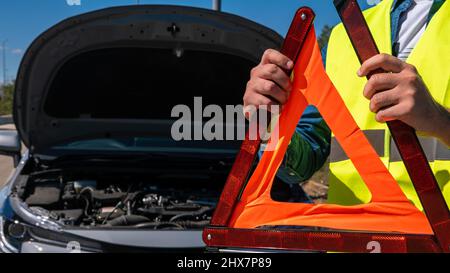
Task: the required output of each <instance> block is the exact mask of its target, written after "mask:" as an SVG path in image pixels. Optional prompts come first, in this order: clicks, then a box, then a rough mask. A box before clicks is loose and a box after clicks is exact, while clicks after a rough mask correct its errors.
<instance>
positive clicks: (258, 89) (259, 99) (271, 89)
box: [244, 49, 294, 110]
mask: <svg viewBox="0 0 450 273" xmlns="http://www.w3.org/2000/svg"><path fill="white" fill-rule="evenodd" d="M293 67H294V62H293V61H292V60H290V59H289V58H288V57H286V56H284V55H283V54H281V53H280V52H278V51H276V50H273V49H268V50H266V52H264V55H263V57H262V59H261V63H260V64H259V65H258V66H256V67H255V68H253V69H252V71H251V74H250V80H249V81H248V83H247V90H246V91H245V95H244V109H248V108H249V106H251V107H256V108H257V109H258V108H260V107H261V106H267V107H268V109H269V110H270V106H271V105H280V106H282V105H284V104H286V102H287V99H288V98H289V94H290V92H291V90H292V83H291V79H290V77H289V75H287V74H286V72H285V71H289V70H291V69H292V68H293Z"/></svg>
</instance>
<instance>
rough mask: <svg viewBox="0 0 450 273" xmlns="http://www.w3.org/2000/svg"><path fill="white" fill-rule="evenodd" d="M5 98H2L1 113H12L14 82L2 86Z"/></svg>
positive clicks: (0, 102)
mask: <svg viewBox="0 0 450 273" xmlns="http://www.w3.org/2000/svg"><path fill="white" fill-rule="evenodd" d="M1 88H2V89H3V98H2V99H0V115H11V114H12V107H13V97H14V84H7V85H3V86H2V87H1Z"/></svg>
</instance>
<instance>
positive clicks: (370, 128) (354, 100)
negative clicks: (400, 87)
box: [326, 0, 450, 209]
mask: <svg viewBox="0 0 450 273" xmlns="http://www.w3.org/2000/svg"><path fill="white" fill-rule="evenodd" d="M393 2H394V1H393V0H384V1H382V2H381V3H380V4H378V5H377V6H375V7H373V8H371V9H368V10H366V11H365V12H364V15H365V18H366V20H367V22H368V25H369V28H370V29H371V31H372V33H373V36H374V39H375V41H376V43H377V45H378V48H379V49H380V51H381V52H383V53H387V54H392V52H391V51H392V42H391V9H392V5H393ZM406 62H407V63H410V64H412V65H414V66H415V67H416V68H417V69H418V71H419V73H420V75H421V76H422V78H423V80H424V82H425V84H426V85H427V87H428V89H429V90H430V92H431V94H432V96H433V97H434V99H435V100H436V101H437V102H438V103H440V104H441V105H444V106H445V107H447V108H449V107H450V1H446V2H445V3H444V4H443V5H442V6H441V8H440V9H439V11H438V12H437V13H436V14H435V15H434V17H433V18H432V20H431V21H430V23H429V25H428V27H427V29H426V31H425V33H424V34H423V36H422V37H421V39H420V41H419V43H418V44H417V45H416V47H415V48H414V50H413V52H412V53H411V55H410V56H409V58H408V59H407V61H406ZM326 64H327V73H328V74H329V75H330V78H331V80H332V81H333V83H334V84H335V86H336V87H337V89H338V90H339V92H340V94H341V96H342V98H343V99H344V101H345V103H346V105H347V107H348V108H349V109H350V111H351V112H352V115H353V117H354V118H355V120H356V122H357V123H358V125H359V126H360V128H361V129H362V130H364V131H365V133H366V136H367V137H368V139H369V140H370V142H371V143H372V145H373V146H374V148H375V150H377V152H378V154H379V155H380V157H381V159H382V160H383V162H384V163H385V165H386V166H387V167H388V169H389V171H390V172H391V173H392V175H393V176H394V178H395V179H396V180H397V181H398V183H399V185H400V187H401V188H402V190H403V191H404V193H405V194H406V196H407V197H408V198H409V199H410V200H411V201H412V202H414V204H415V205H416V206H417V207H418V208H419V209H423V208H422V205H421V203H420V201H419V198H418V196H417V193H416V192H415V190H414V187H413V185H412V183H411V179H410V178H409V175H408V173H407V171H406V169H405V166H404V164H403V162H402V161H401V158H400V156H399V154H398V150H397V149H396V147H395V144H394V143H393V142H392V138H391V135H390V132H389V130H388V128H387V126H386V125H385V124H380V123H378V122H376V120H375V114H373V113H371V112H370V111H369V101H368V100H367V99H366V98H364V96H363V94H362V92H363V89H364V86H365V84H366V82H367V80H366V79H363V78H359V77H357V75H356V71H357V70H358V68H359V67H360V66H361V65H360V63H359V61H358V58H357V56H356V54H355V52H354V50H353V47H352V45H351V43H350V40H349V38H348V36H347V33H346V32H345V30H344V27H343V25H342V24H340V25H338V26H336V27H335V28H334V30H333V31H332V34H331V37H330V41H329V44H328V52H327V61H326ZM430 122H432V121H430ZM344 126H345V125H344ZM420 140H421V142H422V146H423V147H424V150H425V152H426V154H427V158H428V160H429V161H430V164H431V168H432V169H433V172H434V174H435V176H436V178H437V180H438V182H439V185H440V187H441V189H442V191H443V193H444V196H445V198H446V201H447V204H448V205H449V207H450V150H449V148H448V147H447V146H446V145H445V144H444V143H442V142H440V141H439V140H437V139H434V138H425V137H421V138H420ZM328 199H329V202H330V203H334V204H341V205H356V204H362V203H368V202H370V200H371V194H370V192H369V190H368V189H367V187H366V186H365V184H364V182H363V181H362V180H361V178H360V176H359V175H358V173H357V171H356V169H355V168H354V166H353V164H352V163H351V161H350V160H348V158H347V157H346V155H345V153H344V152H343V151H342V149H341V148H340V146H339V144H338V143H337V142H336V141H333V143H332V152H331V164H330V192H329V197H328Z"/></svg>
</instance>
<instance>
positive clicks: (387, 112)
mask: <svg viewBox="0 0 450 273" xmlns="http://www.w3.org/2000/svg"><path fill="white" fill-rule="evenodd" d="M401 112H402V109H401V106H399V105H398V104H397V105H394V106H392V107H388V108H385V109H383V110H380V111H378V113H377V115H376V116H375V119H376V121H377V122H379V123H385V122H389V121H393V120H398V119H399V117H400V116H401Z"/></svg>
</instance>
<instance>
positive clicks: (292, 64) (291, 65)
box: [286, 61, 294, 69]
mask: <svg viewBox="0 0 450 273" xmlns="http://www.w3.org/2000/svg"><path fill="white" fill-rule="evenodd" d="M293 66H294V62H292V61H289V62H287V64H286V67H287V68H288V69H291V68H292V67H293Z"/></svg>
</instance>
